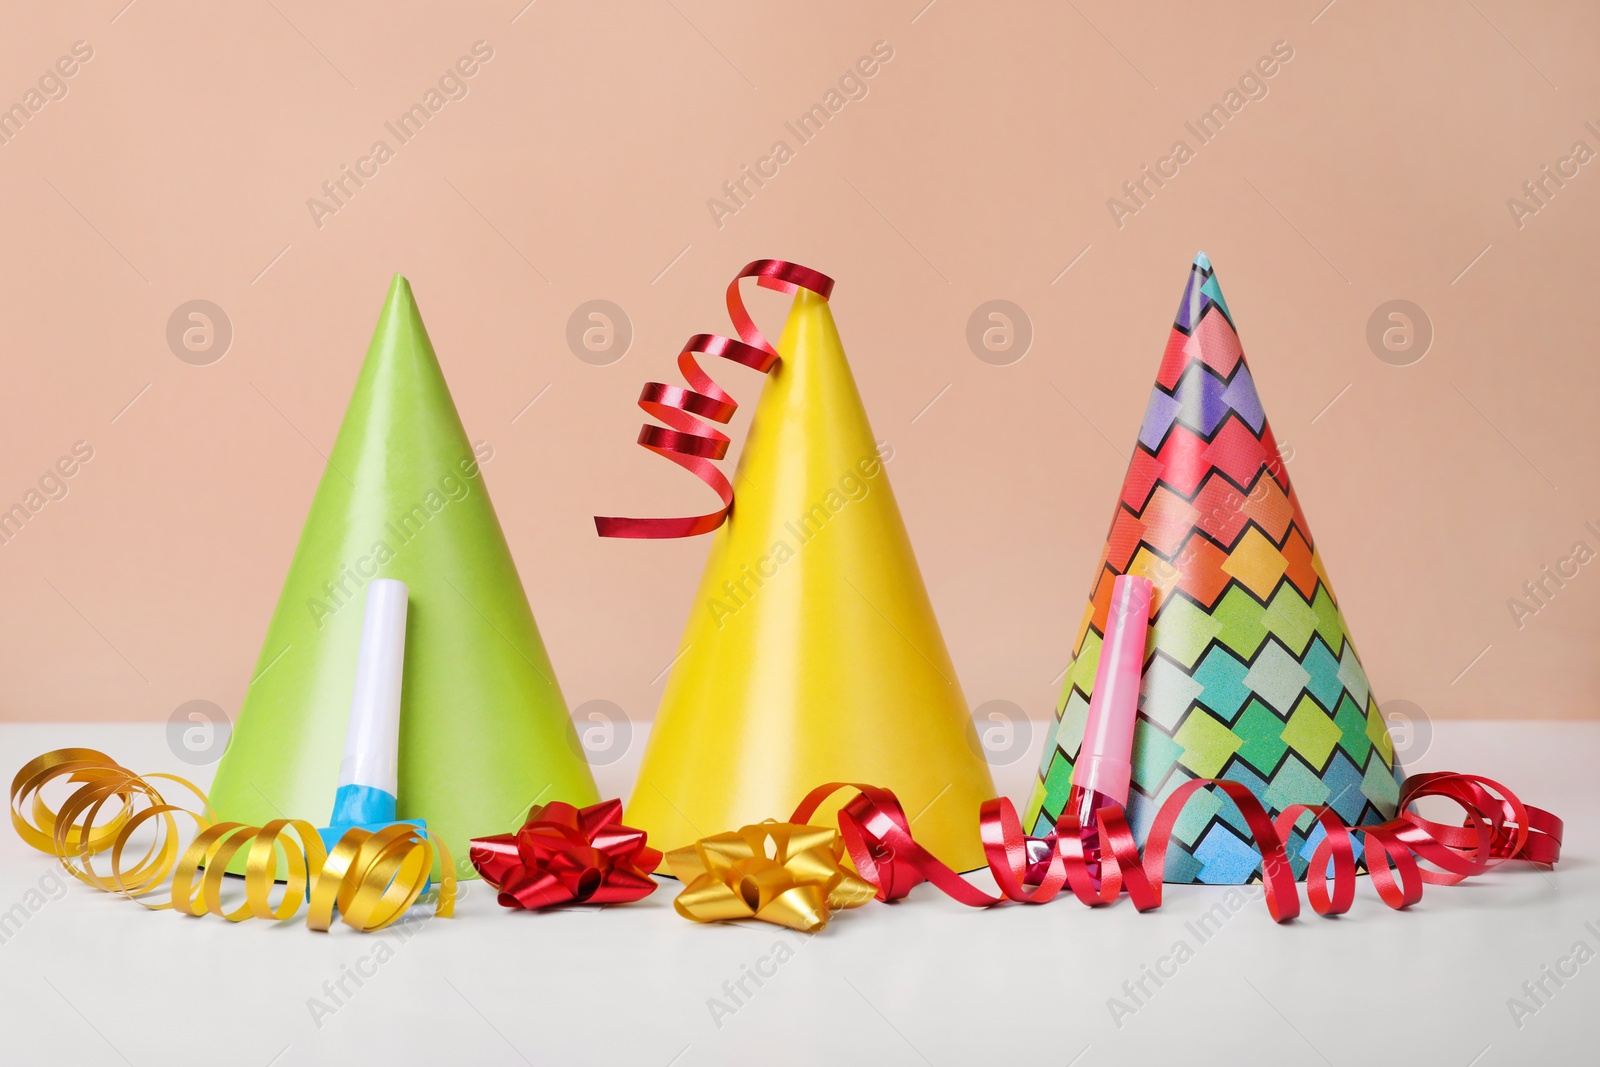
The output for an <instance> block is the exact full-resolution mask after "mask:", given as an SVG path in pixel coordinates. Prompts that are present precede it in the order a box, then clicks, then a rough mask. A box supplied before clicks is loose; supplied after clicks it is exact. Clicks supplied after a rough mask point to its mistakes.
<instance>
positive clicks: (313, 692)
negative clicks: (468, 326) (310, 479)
mask: <svg viewBox="0 0 1600 1067" xmlns="http://www.w3.org/2000/svg"><path fill="white" fill-rule="evenodd" d="M378 577H383V578H397V579H399V580H401V581H403V582H405V583H406V584H407V585H408V586H409V587H410V607H409V622H408V624H407V632H406V639H405V668H404V678H403V682H402V687H401V701H402V703H401V715H400V753H399V761H400V773H399V794H398V796H399V817H400V818H402V819H425V820H426V821H427V824H428V828H429V830H430V831H431V832H432V833H434V834H436V835H437V836H438V837H439V838H440V839H441V840H443V842H444V843H445V844H446V845H447V846H448V847H449V849H450V851H451V852H452V854H453V855H454V857H455V858H456V859H457V860H458V861H460V862H458V863H457V865H456V866H457V873H458V874H460V873H463V872H465V873H467V874H469V875H470V873H471V868H470V866H469V865H467V864H466V863H465V862H464V861H465V858H466V856H467V843H468V841H469V839H470V838H472V837H474V836H481V835H483V834H486V833H497V832H499V831H501V830H504V829H505V828H507V827H509V826H515V825H518V823H519V822H520V820H521V818H522V816H523V815H524V814H525V813H526V812H527V810H528V808H529V807H530V806H531V805H532V804H533V803H535V802H540V803H543V802H548V801H551V800H564V801H567V802H568V803H571V804H574V805H577V806H579V807H584V806H587V805H589V804H593V803H595V802H596V801H598V799H599V797H598V795H597V793H596V791H595V786H594V780H593V778H591V777H590V775H589V768H588V765H587V764H586V763H585V762H584V759H583V757H582V755H581V752H582V749H581V748H580V747H579V744H578V741H577V737H576V734H575V732H574V730H573V727H572V722H571V719H570V718H569V717H568V714H567V707H566V702H565V700H564V699H563V698H562V695H561V689H560V686H558V685H557V683H556V678H555V671H554V670H553V669H552V668H551V666H550V659H549V656H548V655H547V654H546V652H545V648H544V642H543V641H542V640H540V637H539V629H538V626H537V624H536V623H535V622H534V618H533V612H532V611H531V610H530V609H529V607H528V598H527V595H526V594H525V593H524V592H523V589H522V580H521V578H519V577H518V575H517V568H516V564H515V563H513V562H512V559H511V551H510V549H509V548H508V547H507V545H506V539H505V535H504V534H503V533H502V532H501V530H500V521H499V519H498V518H496V517H495V512H494V505H493V504H492V503H490V501H489V492H488V488H487V486H485V484H484V476H483V472H482V471H481V469H480V468H479V464H478V458H477V457H476V456H475V455H474V452H473V448H472V446H471V444H470V443H469V442H468V440H467V435H466V431H465V430H464V429H463V428H462V425H461V418H460V416H459V415H458V414H457V413H456V408H455V403H454V402H453V401H452V400H451V398H450V389H449V387H448V386H447V385H446V384H445V380H444V374H443V372H442V371H441V370H440V368H439V361H438V359H437V357H436V356H435V355H434V352H433V345H432V344H431V343H430V342H429V340H428V332H427V329H426V328H425V327H424V326H423V324H422V316H421V314H420V313H419V312H418V311H417V305H416V302H415V301H414V300H413V299H412V295H411V286H410V285H409V284H408V283H407V282H406V280H405V279H404V278H402V277H400V276H398V275H396V276H395V279H394V283H393V284H392V285H391V286H390V288H389V296H388V299H387V300H386V301H385V302H384V306H383V313H382V314H381V315H380V316H379V318H378V327H377V329H376V330H375V331H374V332H373V336H372V344H371V346H370V347H369V348H368V349H367V358H366V361H365V363H363V364H362V367H361V376H360V378H359V379H357V381H356V388H355V393H354V395H353V396H352V397H351V398H350V406H349V408H348V409H347V410H346V411H345V417H344V424H343V425H342V426H341V427H340V429H339V439H338V440H337V441H336V442H335V444H334V448H333V454H332V456H331V457H330V458H329V460H328V466H327V469H326V470H324V471H323V475H322V482H321V484H320V485H319V486H318V487H317V494H316V497H315V498H314V499H313V500H312V502H311V514H310V515H309V516H308V517H307V518H306V523H305V527H304V528H303V529H302V530H301V533H300V544H299V546H298V547H297V548H296V549H295V553H294V560H293V562H292V563H291V564H290V565H289V575H288V577H287V578H285V579H284V583H283V592H282V593H281V594H280V595H279V597H278V606H277V610H276V611H274V613H273V616H272V624H271V625H270V626H269V627H268V629H267V637H266V641H265V643H264V644H263V645H262V648H261V656H260V658H259V659H258V660H257V663H256V669H255V674H254V680H253V681H252V682H251V683H250V687H249V689H248V691H247V692H246V694H245V699H244V703H243V705H242V706H241V707H240V709H239V716H238V721H237V723H236V724H235V727H234V731H233V736H232V738H231V740H230V742H229V745H228V750H227V753H226V754H225V755H224V756H223V758H222V762H221V764H220V765H219V766H218V767H217V776H216V780H215V782H214V784H213V785H212V789H211V794H210V796H211V805H212V808H213V809H214V810H215V812H216V816H217V818H218V819H219V820H229V821H237V822H244V823H250V824H253V825H260V824H262V823H264V822H266V821H267V820H269V819H275V818H298V819H306V820H308V821H311V822H312V823H313V824H315V825H321V824H322V823H323V822H325V821H326V817H327V815H328V812H329V811H330V809H331V807H332V805H333V799H334V789H335V786H336V784H337V782H338V778H339V763H340V758H341V755H342V753H343V751H344V740H345V727H346V724H347V722H348V720H349V714H350V701H351V692H352V688H353V686H354V683H355V671H356V656H357V649H358V646H359V644H360V638H361V618H362V610H363V604H362V602H363V600H364V590H365V586H366V584H367V583H368V582H370V581H371V580H372V579H374V578H378Z"/></svg>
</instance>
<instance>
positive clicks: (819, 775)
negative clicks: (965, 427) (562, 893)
mask: <svg viewBox="0 0 1600 1067" xmlns="http://www.w3.org/2000/svg"><path fill="white" fill-rule="evenodd" d="M756 266H757V265H754V264H753V265H752V268H754V267H756ZM750 269H751V268H747V271H749V270H750ZM816 277H819V278H820V277H821V276H816ZM822 281H824V282H827V283H828V286H831V282H828V280H827V279H825V278H823V279H822ZM812 284H813V285H819V283H817V282H812ZM735 285H737V282H735ZM819 287H820V288H821V289H822V293H823V294H825V293H826V292H827V286H819ZM734 299H735V298H734V297H730V307H732V306H733V300H734ZM740 314H742V305H740V306H739V308H738V311H737V312H736V316H735V318H736V322H738V321H739V316H740ZM745 325H748V324H747V323H745V324H742V325H741V332H742V333H745V334H746V336H747V338H748V337H750V336H754V337H756V338H759V336H760V335H759V333H755V332H753V331H747V330H745V329H744V326H745ZM698 340H703V339H698ZM763 344H764V342H763ZM701 350H702V351H704V350H705V349H701ZM777 352H778V354H779V356H780V357H781V362H779V363H778V364H777V367H776V369H774V370H773V371H772V372H771V375H770V377H769V379H768V380H767V382H766V385H765V388H764V391H763V392H762V394H761V399H760V402H759V404H758V405H757V408H756V412H755V416H754V419H753V421H752V423H751V427H750V433H749V437H748V439H747V440H746V443H745V446H744V451H743V454H742V455H741V457H740V462H739V467H738V473H737V474H736V475H735V478H734V484H735V485H736V486H737V491H738V500H737V503H736V505H735V506H734V508H733V511H732V514H731V517H729V518H728V520H727V522H726V523H723V524H722V525H721V526H720V527H719V528H718V529H717V532H716V534H715V537H714V540H713V543H712V546H711V554H710V558H709V559H708V561H707V563H706V568H705V572H704V575H703V577H702V578H701V581H700V588H699V591H698V592H697V593H696V595H695V600H694V604H693V606H692V608H691V609H690V613H689V623H688V626H687V627H686V628H685V631H684V637H683V643H682V645H681V646H680V649H681V651H680V655H679V659H678V660H677V662H676V665H675V666H674V667H673V669H672V675H671V678H670V679H669V680H668V682H667V687H666V692H665V693H664V694H663V697H662V700H661V706H660V710H659V712H658V714H657V717H656V724H655V728H654V730H653V731H652V733H651V735H650V741H649V745H648V747H647V748H646V751H645V755H644V762H643V766H642V768H641V770H640V774H639V780H638V784H637V786H636V787H635V789H634V793H633V798H632V800H631V801H630V802H629V804H628V816H629V822H631V823H633V824H634V825H636V826H639V827H642V828H644V829H645V830H647V831H648V832H649V835H650V843H651V844H652V845H653V846H657V847H660V848H662V849H665V850H669V851H670V850H671V849H675V848H681V847H683V846H686V845H690V844H693V843H694V842H695V841H696V840H698V839H700V838H702V837H706V836H709V835H712V834H718V833H722V832H724V831H728V830H731V829H736V828H737V827H740V826H745V825H748V824H752V823H759V822H761V821H762V820H763V819H768V818H777V819H783V818H786V817H787V816H788V815H789V813H790V812H791V811H792V810H793V809H794V807H795V805H796V804H797V803H798V802H799V801H800V800H801V798H802V797H804V796H805V795H806V793H807V792H808V791H809V790H811V789H812V788H814V787H816V786H818V785H821V784H823V783H825V782H834V781H845V782H862V783H870V784H873V785H879V786H884V787H887V788H889V789H892V790H894V792H895V793H896V794H898V795H899V797H900V799H901V801H902V802H903V803H904V805H905V809H906V812H907V813H908V814H910V815H912V816H914V817H915V819H914V823H913V830H914V831H915V833H916V835H917V840H918V841H920V842H922V843H923V844H924V845H925V846H926V847H927V848H928V849H929V850H930V851H931V852H933V853H934V854H935V855H937V856H939V857H940V858H941V859H943V860H945V862H947V863H949V864H951V865H952V866H955V867H957V868H959V869H963V870H965V869H971V868H974V867H978V866H981V865H982V863H983V852H982V848H981V846H980V842H979V838H978V826H977V812H978V807H979V805H980V803H981V802H982V801H984V800H986V799H988V798H989V797H992V796H993V795H994V787H993V785H992V783H991V781H990V778H989V770H988V766H987V764H986V763H985V762H984V760H983V758H982V755H981V750H980V749H979V748H978V747H977V746H976V745H975V744H973V743H972V742H971V741H970V739H969V734H971V732H972V731H971V726H970V723H971V718H970V712H969V710H968V707H967V702H966V698H965V697H964V696H963V695H962V692H961V684H960V683H959V682H958V681H957V679H956V672H955V668H954V667H953V666H952V665H951V663H950V656H949V654H948V652H946V650H945V644H944V638H943V636H942V634H941V633H940V631H939V624H938V621H937V620H936V619H935V618H934V614H933V607H932V605H931V604H930V603H929V601H928V593H927V590H926V589H925V588H924V586H923V583H922V574H921V571H920V570H919V569H918V567H917V561H916V557H915V555H914V554H913V552H912V549H911V542H910V540H909V538H908V537H907V536H906V529H905V524H904V522H903V521H902V520H901V517H900V508H899V506H898V505H897V504H896V503H895V498H894V493H893V491H892V490H891V489H890V488H889V476H888V472H887V470H886V469H885V465H886V463H887V462H888V461H889V459H890V458H891V457H892V455H893V453H892V450H891V449H890V448H889V447H888V446H887V445H886V444H883V443H881V442H879V441H877V440H876V439H875V438H874V437H873V434H872V429H871V427H870V426H869V425H868V422H867V414H866V410H865V409H864V408H863V406H862V403H861V397H860V394H859V393H858V392H857V391H856V385H855V380H854V378H852V376H851V374H850V367H849V364H848V363H847V362H846V359H845V353H844V347H843V345H841V343H840V341H839V334H838V331H837V329H836V328H835V326H834V321H833V315H832V312H831V311H830V310H829V305H828V301H827V299H826V296H825V295H819V293H818V292H817V291H815V290H814V289H813V290H808V289H805V288H802V289H800V291H799V292H798V293H797V294H796V296H795V300H794V304H793V307H792V309H791V311H790V314H789V319H788V323H787V325H786V326H785V327H784V331H783V336H782V338H781V339H780V341H779V342H778V346H777ZM612 521H615V520H612Z"/></svg>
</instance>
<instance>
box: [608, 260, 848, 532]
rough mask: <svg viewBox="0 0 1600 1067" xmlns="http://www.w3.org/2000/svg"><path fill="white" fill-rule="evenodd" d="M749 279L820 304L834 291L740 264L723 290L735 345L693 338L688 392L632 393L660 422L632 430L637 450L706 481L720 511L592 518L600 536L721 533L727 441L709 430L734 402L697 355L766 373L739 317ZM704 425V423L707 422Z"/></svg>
mask: <svg viewBox="0 0 1600 1067" xmlns="http://www.w3.org/2000/svg"><path fill="white" fill-rule="evenodd" d="M744 278H754V279H756V284H757V285H760V286H762V287H763V288H766V289H776V290H777V291H779V292H783V293H792V292H794V291H795V290H796V289H807V290H810V291H811V292H813V293H816V294H817V295H818V296H820V297H822V298H823V299H824V300H826V299H827V298H828V296H829V294H831V293H832V292H833V279H832V278H830V277H828V276H827V275H826V274H822V273H820V272H818V271H814V270H812V269H811V268H810V267H803V266H801V265H800V264H798V263H790V262H787V261H786V260H781V259H758V260H756V261H755V262H754V263H750V264H747V265H746V266H745V268H744V269H743V270H741V271H740V272H739V273H738V274H736V275H735V276H734V279H733V281H731V282H729V283H728V317H729V318H731V319H732V320H733V328H734V330H735V332H737V333H738V335H739V337H740V340H737V341H736V340H734V339H733V338H731V337H723V336H722V335H721V334H714V333H697V334H695V335H694V336H693V337H691V338H689V340H688V341H686V342H685V343H684V346H683V350H682V351H681V352H679V353H678V370H679V372H680V373H682V375H683V377H684V380H685V381H687V382H688V383H689V388H684V387H683V386H679V385H667V384H665V383H664V382H647V383H645V387H644V390H643V391H642V392H641V393H640V394H639V406H640V407H641V408H643V409H644V410H645V411H646V412H647V413H648V414H650V415H651V416H653V417H655V418H657V419H660V420H661V421H662V422H664V423H666V425H665V426H657V425H654V424H652V423H645V425H644V427H643V428H642V429H640V431H639V444H641V445H643V446H644V447H645V448H648V449H649V450H650V451H652V452H654V453H655V454H656V455H658V456H664V457H665V458H667V459H670V460H671V461H672V462H674V463H676V464H677V465H678V466H680V467H682V468H683V469H684V470H686V471H688V472H689V473H691V474H693V475H694V476H695V477H696V478H699V479H700V480H701V481H703V482H705V483H706V484H707V485H708V486H710V487H711V489H712V490H713V491H714V492H715V493H716V494H717V495H718V496H719V497H721V498H722V507H721V508H719V509H717V510H716V511H713V512H711V513H709V514H706V515H693V516H685V517H682V518H666V519H627V518H618V517H611V516H603V515H596V516H595V520H594V525H595V529H596V530H597V531H598V532H599V534H600V536H601V537H643V538H660V537H693V536H695V535H696V534H703V533H710V532H711V531H712V530H715V529H716V528H717V527H718V526H721V525H722V524H723V522H724V521H725V520H726V519H727V517H728V512H729V511H731V510H732V508H733V483H732V482H730V481H729V480H728V477H727V475H725V474H723V473H722V471H721V470H720V469H719V468H718V467H717V466H716V461H717V460H720V459H722V458H723V457H724V456H726V455H727V453H728V440H729V439H728V435H727V434H725V433H723V432H722V431H721V430H718V429H717V428H716V427H715V426H713V425H712V423H722V424H723V425H727V423H728V420H729V419H731V418H733V413H734V412H735V411H737V410H738V409H739V405H738V404H737V403H735V402H734V399H733V397H731V396H729V395H728V393H727V392H726V391H725V390H724V389H723V388H722V387H721V386H719V385H718V384H717V383H716V382H715V381H713V380H712V378H711V376H710V375H709V374H707V373H706V372H705V371H704V370H702V369H701V367H700V364H699V363H698V362H697V361H696V359H695V357H696V356H720V357H721V358H723V359H727V360H731V361H733V362H734V363H739V364H742V365H744V366H746V367H750V368H752V369H754V370H758V371H760V372H761V373H763V374H765V373H767V372H768V371H770V370H772V368H773V367H776V366H777V365H778V362H779V360H778V350H777V349H775V348H773V347H772V345H771V344H770V343H768V341H767V339H766V337H765V336H763V335H762V333H761V331H760V330H759V329H757V328H756V325H755V322H754V321H753V320H752V319H751V318H750V313H749V312H748V311H746V310H745V306H744V297H743V295H742V294H741V293H740V291H739V282H740V280H741V279H744ZM707 420H709V421H707Z"/></svg>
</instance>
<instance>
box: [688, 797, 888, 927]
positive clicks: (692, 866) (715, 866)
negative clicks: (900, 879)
mask: <svg viewBox="0 0 1600 1067" xmlns="http://www.w3.org/2000/svg"><path fill="white" fill-rule="evenodd" d="M844 853H845V844H844V841H843V840H841V838H840V835H839V833H838V832H837V831H835V830H833V829H832V828H831V827H827V826H805V825H800V820H796V821H795V822H787V823H780V822H773V821H771V820H768V821H767V822H764V823H758V824H756V825H753V826H745V827H742V828H740V829H738V830H735V831H733V832H731V833H725V834H716V835H714V836H712V837H706V838H702V839H700V840H699V841H697V842H695V843H694V844H693V845H690V846H688V847H687V848H680V849H674V850H673V851H671V852H669V853H667V866H668V868H669V869H670V870H671V871H672V875H673V877H674V878H677V879H678V880H679V881H681V882H682V883H683V891H682V892H681V893H679V894H678V897H677V899H676V900H674V901H673V902H672V904H673V907H675V908H676V909H677V910H678V914H679V915H682V916H683V917H684V918H685V919H692V920H694V921H695V922H701V923H708V922H718V921H726V920H737V919H759V920H761V921H763V922H770V923H777V924H778V925H780V926H787V927H789V928H790V929H791V930H799V931H801V932H802V933H811V932H813V931H816V930H820V929H822V928H823V927H824V926H826V925H828V920H829V919H830V918H831V917H832V914H833V912H835V911H838V910H840V909H842V908H857V907H860V906H861V905H863V904H865V903H867V902H868V901H870V900H872V898H873V896H874V895H875V894H876V892H877V888H876V887H875V886H874V885H873V884H872V883H871V882H870V881H868V880H866V879H865V878H863V877H858V876H857V875H855V874H853V873H851V872H850V870H849V869H848V868H846V867H845V866H844Z"/></svg>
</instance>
